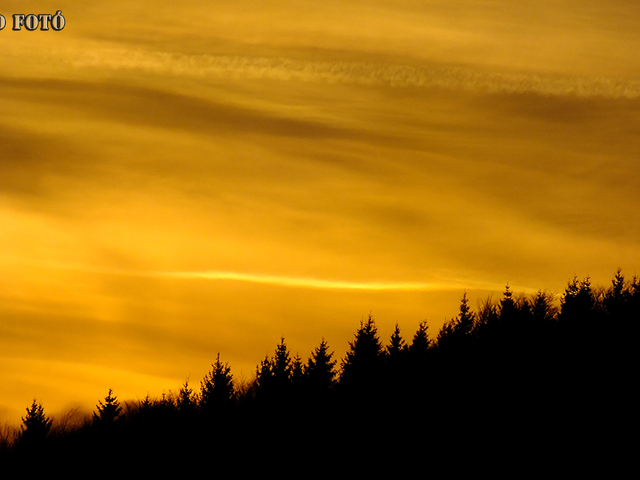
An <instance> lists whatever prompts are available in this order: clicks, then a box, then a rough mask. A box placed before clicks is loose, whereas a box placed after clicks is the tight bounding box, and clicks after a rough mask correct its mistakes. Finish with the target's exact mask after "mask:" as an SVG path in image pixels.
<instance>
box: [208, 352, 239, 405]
mask: <svg viewBox="0 0 640 480" xmlns="http://www.w3.org/2000/svg"><path fill="white" fill-rule="evenodd" d="M200 392H201V393H200V405H201V407H202V409H203V410H204V411H205V412H213V411H215V410H216V409H221V408H227V407H229V406H230V405H232V404H233V402H234V401H235V400H236V396H235V391H234V385H233V375H232V374H231V367H230V366H229V364H228V363H222V362H221V361H220V353H218V355H217V357H216V362H215V363H214V364H213V365H212V369H211V371H210V372H209V373H208V374H207V375H206V376H205V377H204V379H202V381H201V383H200Z"/></svg>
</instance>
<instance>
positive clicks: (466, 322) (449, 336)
mask: <svg viewBox="0 0 640 480" xmlns="http://www.w3.org/2000/svg"><path fill="white" fill-rule="evenodd" d="M474 326H475V314H474V313H473V312H472V311H471V308H470V307H469V299H468V298H467V293H466V292H465V293H464V294H463V296H462V300H461V301H460V310H459V312H458V316H457V317H456V318H453V319H451V320H450V321H448V322H445V323H444V324H443V325H442V328H441V329H440V332H438V337H437V340H436V343H437V346H438V348H440V349H441V348H445V349H448V348H454V349H460V348H464V347H466V346H468V344H469V341H470V337H471V334H472V333H473V331H474Z"/></svg>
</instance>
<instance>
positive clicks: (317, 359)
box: [305, 338, 336, 393]
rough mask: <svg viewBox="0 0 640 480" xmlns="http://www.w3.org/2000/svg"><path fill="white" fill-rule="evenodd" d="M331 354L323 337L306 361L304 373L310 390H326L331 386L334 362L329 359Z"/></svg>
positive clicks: (334, 374)
mask: <svg viewBox="0 0 640 480" xmlns="http://www.w3.org/2000/svg"><path fill="white" fill-rule="evenodd" d="M332 356H333V352H329V347H328V345H327V342H326V341H325V340H324V338H323V339H322V341H321V342H320V345H319V346H318V347H317V348H316V349H315V350H314V351H313V352H312V353H311V357H310V358H309V360H308V362H307V368H306V372H305V375H306V378H307V385H308V386H309V389H310V390H311V391H312V392H315V393H318V392H323V391H324V392H326V391H328V390H329V389H330V388H331V387H332V386H333V384H334V379H335V376H336V372H335V370H334V367H335V365H336V362H335V361H334V360H332V359H331V357H332Z"/></svg>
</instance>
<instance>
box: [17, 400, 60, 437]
mask: <svg viewBox="0 0 640 480" xmlns="http://www.w3.org/2000/svg"><path fill="white" fill-rule="evenodd" d="M52 423H53V421H52V420H51V419H49V418H48V417H47V416H46V415H45V414H44V409H43V407H42V405H41V404H40V403H38V402H37V401H36V399H35V398H34V399H33V403H32V404H31V407H28V408H27V415H26V416H24V417H22V425H21V431H20V436H19V438H18V441H19V442H20V443H21V444H30V445H32V444H38V443H41V442H43V441H44V439H45V438H46V437H47V434H48V433H49V430H50V429H51V424H52Z"/></svg>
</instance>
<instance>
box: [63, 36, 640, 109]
mask: <svg viewBox="0 0 640 480" xmlns="http://www.w3.org/2000/svg"><path fill="white" fill-rule="evenodd" d="M58 60H60V59H58ZM67 61H69V63H70V64H71V65H72V66H73V67H74V68H100V69H115V70H141V71H145V72H148V73H156V74H164V75H166V74H170V75H176V76H180V77H185V76H186V77H189V76H191V77H230V78H234V79H239V78H245V79H254V80H255V79H270V80H282V81H290V80H295V81H301V82H325V83H344V84H355V85H369V86H391V87H396V88H406V87H422V88H433V87H438V88H446V89H451V90H457V89H466V90H480V91H485V92H490V93H500V92H510V93H529V92H532V93H538V94H541V95H550V96H564V95H574V96H578V97H605V98H638V97H640V80H637V79H623V78H608V77H606V76H598V77H590V76H578V75H573V76H572V75H553V74H545V73H527V72H523V73H507V72H499V71H486V70H481V69H475V68H470V67H464V66H437V67H419V66H411V65H403V64H395V63H374V62H358V61H314V60H298V59H293V58H286V57H274V58H270V57H251V56H230V55H206V54H199V55H189V54H179V53H168V52H150V51H145V50H141V49H126V48H121V47H118V48H100V49H96V50H90V51H84V52H82V53H81V54H77V53H76V54H74V56H73V57H70V58H68V59H67Z"/></svg>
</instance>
